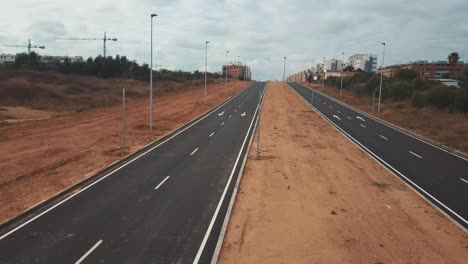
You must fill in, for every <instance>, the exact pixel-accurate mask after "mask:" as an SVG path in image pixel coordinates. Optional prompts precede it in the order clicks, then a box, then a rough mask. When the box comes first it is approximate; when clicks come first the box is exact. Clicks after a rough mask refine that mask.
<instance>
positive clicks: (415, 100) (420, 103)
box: [411, 92, 429, 107]
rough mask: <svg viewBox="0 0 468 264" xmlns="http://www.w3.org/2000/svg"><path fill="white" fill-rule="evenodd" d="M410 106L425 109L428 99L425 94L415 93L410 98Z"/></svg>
mask: <svg viewBox="0 0 468 264" xmlns="http://www.w3.org/2000/svg"><path fill="white" fill-rule="evenodd" d="M411 104H412V105H413V106H415V107H425V106H427V105H428V104H429V98H428V95H427V93H425V92H415V93H414V94H413V96H412V97H411Z"/></svg>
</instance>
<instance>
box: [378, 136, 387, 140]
mask: <svg viewBox="0 0 468 264" xmlns="http://www.w3.org/2000/svg"><path fill="white" fill-rule="evenodd" d="M379 137H381V138H383V139H385V140H388V138H386V137H384V136H382V135H379Z"/></svg>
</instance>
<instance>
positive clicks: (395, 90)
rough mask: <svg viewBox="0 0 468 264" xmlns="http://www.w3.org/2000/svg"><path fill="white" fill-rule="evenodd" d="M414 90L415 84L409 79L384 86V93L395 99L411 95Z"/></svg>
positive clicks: (399, 99) (398, 99)
mask: <svg viewBox="0 0 468 264" xmlns="http://www.w3.org/2000/svg"><path fill="white" fill-rule="evenodd" d="M413 92H414V84H412V83H410V82H407V81H395V82H391V83H389V84H386V85H385V86H384V89H383V92H382V95H383V96H384V97H388V98H391V99H392V100H395V101H401V100H403V99H406V98H409V97H411V95H412V94H413Z"/></svg>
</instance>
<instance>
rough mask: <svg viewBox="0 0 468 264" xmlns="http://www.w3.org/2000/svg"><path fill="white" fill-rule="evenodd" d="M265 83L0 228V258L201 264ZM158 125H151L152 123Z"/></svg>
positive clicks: (215, 234)
mask: <svg viewBox="0 0 468 264" xmlns="http://www.w3.org/2000/svg"><path fill="white" fill-rule="evenodd" d="M264 87H265V84H264V83H253V84H252V85H251V86H249V87H248V88H246V89H245V90H243V91H241V92H240V93H239V94H238V95H236V96H235V97H233V98H232V99H230V100H229V101H227V102H226V103H224V104H223V105H221V106H220V107H218V108H216V109H214V110H213V111H212V112H210V113H209V114H207V115H205V116H203V117H201V118H200V119H198V120H197V121H195V122H193V123H191V124H190V125H189V126H186V127H184V128H183V129H181V130H179V131H177V132H176V133H174V134H173V135H172V136H170V137H168V138H167V139H164V140H162V141H160V142H157V143H156V144H154V145H151V146H150V147H148V148H147V149H146V150H145V151H143V152H141V153H140V154H138V155H137V156H134V157H132V158H131V159H130V160H128V161H127V162H125V163H123V164H122V165H120V166H118V167H117V168H115V169H114V170H112V171H110V172H107V173H106V174H103V175H100V176H98V177H96V179H97V180H96V181H93V182H92V183H90V184H88V185H86V186H84V187H83V188H81V189H80V191H79V192H77V193H75V194H74V195H72V196H69V197H68V198H66V199H65V200H63V201H61V202H60V203H57V204H55V205H53V206H49V207H46V208H45V209H44V210H41V211H39V212H36V213H35V215H34V216H33V217H32V218H31V219H29V220H28V221H26V222H24V223H22V224H20V223H19V222H18V224H16V225H15V223H14V226H13V227H11V226H9V227H4V228H3V230H1V232H0V263H48V264H51V263H60V264H62V263H197V262H199V263H209V262H210V261H211V257H212V255H213V252H214V250H215V247H216V243H217V239H218V237H219V234H220V230H221V226H222V223H223V221H224V218H225V215H226V211H227V208H228V204H229V202H230V199H231V195H232V192H233V189H234V185H235V182H236V180H237V177H238V174H239V171H240V167H241V165H242V161H243V160H244V159H243V158H244V155H246V151H247V147H248V144H249V140H250V138H251V136H252V134H253V130H254V127H255V123H256V120H257V117H258V113H259V101H260V98H262V97H261V96H262V95H263V92H264ZM156 122H157V121H156Z"/></svg>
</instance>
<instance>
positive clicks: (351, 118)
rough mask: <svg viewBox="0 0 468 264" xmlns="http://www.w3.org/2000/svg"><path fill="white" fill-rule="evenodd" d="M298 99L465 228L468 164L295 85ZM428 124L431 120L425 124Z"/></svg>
mask: <svg viewBox="0 0 468 264" xmlns="http://www.w3.org/2000/svg"><path fill="white" fill-rule="evenodd" d="M289 85H290V87H291V88H292V89H293V90H294V91H296V92H297V93H298V95H300V97H301V98H302V99H303V100H305V101H306V102H307V103H309V104H310V102H311V100H312V98H313V101H312V102H313V107H314V108H315V109H316V110H318V111H319V112H320V113H321V114H322V115H323V116H325V117H326V118H327V119H328V120H329V121H330V122H332V123H333V124H334V125H335V127H337V128H338V129H339V130H341V131H342V132H343V133H345V134H346V135H347V136H348V137H350V138H351V139H352V140H353V141H354V142H355V143H356V144H358V145H360V146H361V147H363V148H364V149H366V151H367V152H368V153H370V154H371V155H372V156H373V157H375V158H376V159H377V160H379V161H380V162H381V163H383V164H384V165H385V166H386V167H387V168H389V169H390V170H392V171H393V172H394V173H395V174H397V175H398V176H400V177H401V178H402V179H403V180H405V181H406V182H407V183H409V184H410V185H411V186H413V188H414V189H416V190H417V191H418V192H419V193H421V194H422V195H424V196H425V197H426V198H427V199H429V200H430V201H431V202H432V203H433V204H434V205H436V206H437V207H439V208H440V209H442V210H443V211H444V212H445V213H447V214H448V215H449V216H450V217H451V218H452V219H454V220H455V221H457V222H458V223H459V224H460V225H462V226H463V227H464V228H468V221H467V219H468V160H466V159H464V158H462V157H459V156H456V155H453V154H451V153H448V152H447V151H445V150H442V149H440V148H438V147H436V146H433V145H430V144H428V143H425V142H423V141H421V140H419V139H416V138H415V137H413V136H410V135H408V134H406V133H403V132H402V131H400V130H397V129H394V128H391V127H389V126H387V125H385V124H383V123H381V122H379V121H377V120H376V119H372V118H370V117H368V116H367V115H363V114H362V113H360V112H358V111H355V110H353V109H351V108H350V107H347V106H345V105H343V104H342V103H339V102H338V101H335V100H332V99H330V98H329V97H326V96H324V95H322V94H320V93H318V92H316V91H314V92H313V96H312V92H311V90H310V89H309V88H306V87H304V86H302V85H300V84H297V83H289ZM428 122H430V120H428Z"/></svg>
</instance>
